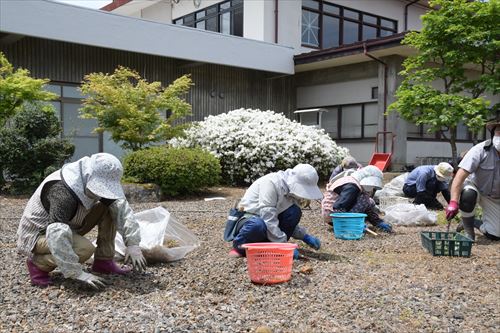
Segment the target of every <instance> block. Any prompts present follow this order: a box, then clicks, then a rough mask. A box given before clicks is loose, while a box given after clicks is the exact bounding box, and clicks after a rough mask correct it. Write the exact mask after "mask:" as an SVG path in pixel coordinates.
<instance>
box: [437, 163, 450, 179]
mask: <svg viewBox="0 0 500 333" xmlns="http://www.w3.org/2000/svg"><path fill="white" fill-rule="evenodd" d="M434 172H436V178H437V180H439V181H440V182H449V181H450V180H451V177H452V176H453V167H452V166H451V165H450V164H449V163H446V162H441V163H439V164H438V165H435V166H434Z"/></svg>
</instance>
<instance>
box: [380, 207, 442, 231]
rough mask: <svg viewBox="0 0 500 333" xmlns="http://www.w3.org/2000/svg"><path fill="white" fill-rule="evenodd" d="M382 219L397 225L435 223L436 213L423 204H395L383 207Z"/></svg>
mask: <svg viewBox="0 0 500 333" xmlns="http://www.w3.org/2000/svg"><path fill="white" fill-rule="evenodd" d="M384 221H385V222H389V223H391V224H394V225H398V226H425V225H436V223H437V214H436V213H435V212H431V211H429V210H427V208H426V207H425V205H414V204H395V205H392V206H388V207H386V208H385V216H384Z"/></svg>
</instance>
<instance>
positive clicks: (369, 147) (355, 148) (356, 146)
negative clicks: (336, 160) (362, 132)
mask: <svg viewBox="0 0 500 333" xmlns="http://www.w3.org/2000/svg"><path fill="white" fill-rule="evenodd" d="M340 145H341V146H342V147H346V148H347V149H349V153H350V154H351V156H352V157H354V158H355V159H356V161H358V162H359V163H361V164H362V165H368V163H369V162H370V159H371V157H372V154H373V152H374V149H375V145H374V144H373V143H368V142H359V143H358V142H342V143H340Z"/></svg>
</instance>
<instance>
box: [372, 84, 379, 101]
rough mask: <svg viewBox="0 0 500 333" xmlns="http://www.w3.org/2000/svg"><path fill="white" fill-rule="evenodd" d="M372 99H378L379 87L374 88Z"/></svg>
mask: <svg viewBox="0 0 500 333" xmlns="http://www.w3.org/2000/svg"><path fill="white" fill-rule="evenodd" d="M372 99H378V87H372Z"/></svg>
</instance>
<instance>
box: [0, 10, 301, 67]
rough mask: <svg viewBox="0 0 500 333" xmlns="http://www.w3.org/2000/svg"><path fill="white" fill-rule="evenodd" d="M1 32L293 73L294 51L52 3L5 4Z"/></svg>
mask: <svg viewBox="0 0 500 333" xmlns="http://www.w3.org/2000/svg"><path fill="white" fill-rule="evenodd" d="M0 32H2V33H4V34H12V35H20V36H31V37H37V38H44V39H49V40H57V41H62V42H69V43H75V44H83V45H90V46H97V47H103V48H109V49H116V50H123V51H130V52H137V53H142V54H151V55H157V56H163V57H169V58H176V59H183V60H188V61H193V62H202V63H212V64H219V65H225V66H232V67H239V68H249V69H254V70H261V71H268V72H274V73H280V74H293V73H294V64H293V52H294V51H293V49H292V48H290V47H285V46H280V45H276V44H271V43H266V42H262V41H256V40H251V39H245V38H241V37H236V36H229V35H224V34H220V33H215V32H210V31H204V30H198V29H194V28H189V27H184V26H179V25H173V24H165V23H158V22H152V21H147V20H143V19H138V18H134V17H126V16H121V15H116V14H113V13H109V12H104V11H99V10H93V9H89V8H82V7H76V6H72V5H68V4H65V3H58V2H52V1H45V0H43V1H42V0H39V1H0Z"/></svg>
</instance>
